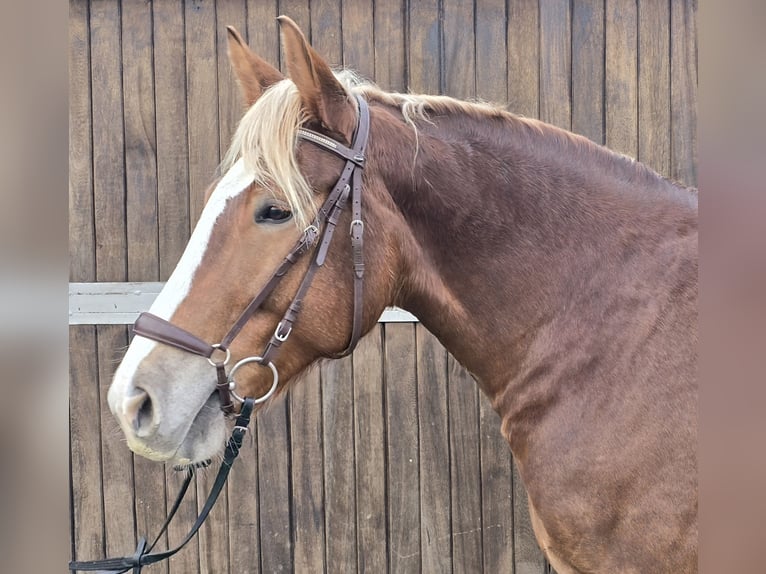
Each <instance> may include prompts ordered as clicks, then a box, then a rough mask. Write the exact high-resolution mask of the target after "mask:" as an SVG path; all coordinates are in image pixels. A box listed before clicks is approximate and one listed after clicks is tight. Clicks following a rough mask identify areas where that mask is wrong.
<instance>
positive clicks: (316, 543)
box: [288, 368, 347, 572]
mask: <svg viewBox="0 0 766 574" xmlns="http://www.w3.org/2000/svg"><path fill="white" fill-rule="evenodd" d="M288 398H289V405H290V436H291V437H294V439H295V440H292V441H291V447H292V456H291V459H290V460H291V464H290V471H291V473H292V485H293V487H292V495H291V496H290V499H291V501H292V505H293V534H292V536H293V540H294V541H295V549H294V551H293V555H294V558H293V560H294V567H295V570H296V571H297V572H323V571H324V570H325V479H324V473H323V459H322V445H323V444H324V441H323V438H322V385H321V384H320V376H319V368H313V369H312V370H311V372H310V373H309V374H308V375H306V376H305V377H303V378H302V380H301V381H300V382H299V383H298V384H297V385H295V386H293V387H292V388H291V389H290V393H289V397H288ZM346 446H347V445H346ZM329 480H332V479H331V478H330V479H329Z"/></svg>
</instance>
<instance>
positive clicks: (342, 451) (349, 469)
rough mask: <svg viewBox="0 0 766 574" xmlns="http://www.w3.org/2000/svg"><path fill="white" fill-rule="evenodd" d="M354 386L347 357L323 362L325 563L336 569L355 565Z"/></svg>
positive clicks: (350, 569)
mask: <svg viewBox="0 0 766 574" xmlns="http://www.w3.org/2000/svg"><path fill="white" fill-rule="evenodd" d="M353 385H354V379H353V367H352V361H351V358H350V357H346V358H343V359H339V360H336V361H332V362H329V363H325V364H324V365H322V399H323V401H322V402H323V405H322V407H323V417H324V424H323V428H324V454H325V458H324V469H325V526H326V531H327V566H328V568H330V569H331V570H334V571H337V572H351V571H353V570H355V568H356V564H357V556H356V488H355V479H356V472H355V468H354V453H355V449H354V386H353Z"/></svg>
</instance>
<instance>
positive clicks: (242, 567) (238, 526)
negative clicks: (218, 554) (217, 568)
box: [227, 423, 260, 574]
mask: <svg viewBox="0 0 766 574" xmlns="http://www.w3.org/2000/svg"><path fill="white" fill-rule="evenodd" d="M255 433H256V424H255V423H251V424H250V428H249V429H248V436H247V438H246V439H245V441H244V443H243V444H242V449H241V450H240V453H239V458H238V459H237V462H236V463H235V467H234V468H233V470H232V472H231V474H230V475H229V480H228V485H227V488H228V496H229V521H228V527H229V560H230V566H229V572H231V574H257V573H258V572H260V559H259V556H260V532H259V528H258V509H259V500H258V458H257V456H258V452H257V447H256V437H255Z"/></svg>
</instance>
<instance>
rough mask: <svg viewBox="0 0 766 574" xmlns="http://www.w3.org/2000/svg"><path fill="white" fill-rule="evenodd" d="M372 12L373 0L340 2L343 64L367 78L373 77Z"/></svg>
mask: <svg viewBox="0 0 766 574" xmlns="http://www.w3.org/2000/svg"><path fill="white" fill-rule="evenodd" d="M394 7H396V3H394ZM373 13H374V1H373V0H356V1H354V2H343V3H342V20H341V22H342V36H343V66H344V67H345V68H351V69H352V70H355V71H356V72H358V73H359V74H360V75H361V76H362V77H363V78H369V79H372V78H374V77H375V46H374V42H373V39H374V37H375V36H374V33H373V31H374V28H375V26H374V21H373ZM392 40H394V39H392ZM394 42H395V40H394ZM394 42H392V44H393V43H394ZM392 48H394V46H392Z"/></svg>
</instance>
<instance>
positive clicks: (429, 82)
mask: <svg viewBox="0 0 766 574" xmlns="http://www.w3.org/2000/svg"><path fill="white" fill-rule="evenodd" d="M408 16H409V18H408V22H407V31H408V39H409V42H408V44H407V69H408V75H409V77H408V78H407V80H408V83H407V88H408V89H409V90H410V91H412V92H415V93H421V94H439V93H441V91H442V90H441V74H440V71H441V62H442V51H441V43H442V39H441V25H440V19H439V2H438V1H437V0H424V1H422V2H421V1H417V2H410V4H409V12H408Z"/></svg>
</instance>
